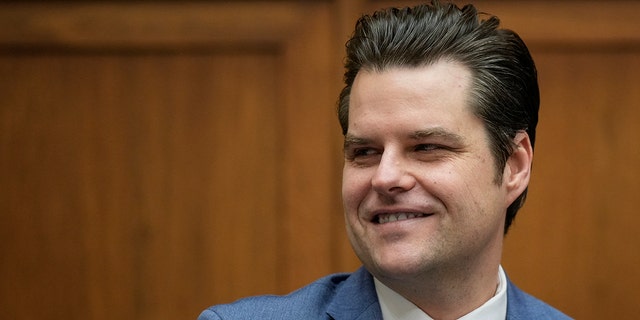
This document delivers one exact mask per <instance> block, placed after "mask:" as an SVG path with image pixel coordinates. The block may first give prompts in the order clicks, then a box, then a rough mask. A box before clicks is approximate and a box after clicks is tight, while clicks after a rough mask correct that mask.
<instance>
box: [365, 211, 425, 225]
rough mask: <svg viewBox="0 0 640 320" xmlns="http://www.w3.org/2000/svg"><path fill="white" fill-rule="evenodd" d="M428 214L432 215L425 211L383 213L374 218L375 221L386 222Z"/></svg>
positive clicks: (421, 216)
mask: <svg viewBox="0 0 640 320" xmlns="http://www.w3.org/2000/svg"><path fill="white" fill-rule="evenodd" d="M427 216H430V215H428V214H424V213H412V212H398V213H383V214H379V215H377V216H375V217H374V218H373V222H375V223H378V224H385V223H389V222H396V221H402V220H409V219H415V218H423V217H427Z"/></svg>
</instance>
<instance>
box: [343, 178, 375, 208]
mask: <svg viewBox="0 0 640 320" xmlns="http://www.w3.org/2000/svg"><path fill="white" fill-rule="evenodd" d="M369 181H370V180H368V179H367V178H366V175H364V174H363V172H360V171H354V170H350V169H344V170H343V174H342V201H343V204H344V208H345V210H347V213H350V212H352V211H355V210H357V208H358V206H359V205H360V203H361V202H362V200H363V199H364V197H365V196H366V194H367V193H368V191H369V189H370V185H371V184H370V183H369Z"/></svg>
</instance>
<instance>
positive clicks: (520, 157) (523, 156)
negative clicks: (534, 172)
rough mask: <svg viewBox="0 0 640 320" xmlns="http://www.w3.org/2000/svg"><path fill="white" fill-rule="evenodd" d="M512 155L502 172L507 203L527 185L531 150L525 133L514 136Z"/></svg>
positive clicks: (529, 173) (521, 132) (531, 159)
mask: <svg viewBox="0 0 640 320" xmlns="http://www.w3.org/2000/svg"><path fill="white" fill-rule="evenodd" d="M513 142H514V148H513V153H512V154H511V156H509V159H507V163H506V166H505V171H504V174H505V176H504V183H506V187H507V191H508V192H509V198H510V199H509V201H510V202H511V201H513V200H515V199H516V198H517V197H518V196H519V195H520V194H521V193H522V192H524V190H525V189H526V188H527V186H528V185H529V178H530V175H531V164H532V162H533V148H532V146H531V140H530V139H529V135H528V134H527V133H526V132H525V131H520V132H518V133H517V134H516V136H515V138H514V140H513Z"/></svg>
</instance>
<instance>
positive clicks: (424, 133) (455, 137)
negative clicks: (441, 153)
mask: <svg viewBox="0 0 640 320" xmlns="http://www.w3.org/2000/svg"><path fill="white" fill-rule="evenodd" d="M409 137H410V138H411V139H413V140H420V139H424V138H429V137H438V138H443V139H445V140H447V141H450V142H454V143H464V141H465V139H464V137H462V136H461V135H459V134H456V133H453V132H451V131H448V130H446V129H444V128H440V127H436V128H430V129H426V130H418V131H415V132H413V133H412V134H411V135H410V136H409Z"/></svg>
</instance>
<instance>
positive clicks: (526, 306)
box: [198, 268, 570, 320]
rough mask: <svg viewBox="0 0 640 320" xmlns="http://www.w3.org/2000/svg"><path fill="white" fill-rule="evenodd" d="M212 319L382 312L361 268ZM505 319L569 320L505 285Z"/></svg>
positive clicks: (216, 309) (216, 312) (339, 318)
mask: <svg viewBox="0 0 640 320" xmlns="http://www.w3.org/2000/svg"><path fill="white" fill-rule="evenodd" d="M507 281H508V280H507ZM213 319H244V320H246V319H283V320H284V319H291V320H303V319H304V320H306V319H327V320H328V319H334V320H357V319H358V320H375V319H382V312H381V311H380V304H379V303H378V297H377V294H376V289H375V286H374V284H373V277H372V276H371V274H370V273H369V272H368V271H366V270H365V269H364V268H360V269H359V270H358V271H356V272H354V273H352V274H334V275H330V276H327V277H324V278H322V279H319V280H317V281H316V282H313V283H311V284H310V285H308V286H306V287H303V288H301V289H299V290H297V291H294V292H292V293H290V294H289V295H286V296H257V297H250V298H244V299H241V300H238V301H236V302H234V303H231V304H225V305H218V306H213V307H211V308H209V309H207V310H205V311H204V312H202V314H200V317H198V320H213ZM507 319H514V320H517V319H570V318H569V317H567V316H566V315H564V314H562V313H561V312H560V311H558V310H556V309H554V308H553V307H551V306H549V305H547V304H545V303H544V302H542V301H540V300H538V299H536V298H534V297H532V296H530V295H528V294H526V293H524V292H523V291H521V290H520V289H518V288H517V287H516V286H515V285H513V283H511V281H508V286H507Z"/></svg>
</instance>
